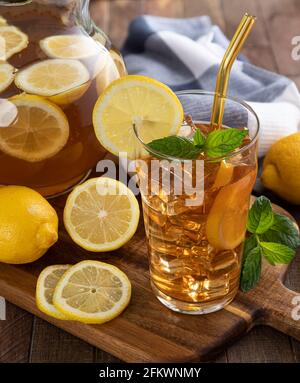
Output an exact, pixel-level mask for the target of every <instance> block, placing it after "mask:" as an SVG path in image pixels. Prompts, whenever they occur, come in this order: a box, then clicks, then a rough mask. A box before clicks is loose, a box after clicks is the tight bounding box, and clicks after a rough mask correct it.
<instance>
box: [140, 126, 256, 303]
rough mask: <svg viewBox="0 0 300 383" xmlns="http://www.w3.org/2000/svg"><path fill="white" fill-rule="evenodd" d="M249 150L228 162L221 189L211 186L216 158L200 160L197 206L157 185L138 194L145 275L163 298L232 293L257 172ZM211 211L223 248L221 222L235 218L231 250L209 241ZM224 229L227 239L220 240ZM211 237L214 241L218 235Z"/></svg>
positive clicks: (201, 298) (209, 298) (212, 298)
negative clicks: (146, 252) (230, 168)
mask: <svg viewBox="0 0 300 383" xmlns="http://www.w3.org/2000/svg"><path fill="white" fill-rule="evenodd" d="M197 125H198V127H200V128H201V129H202V130H203V131H204V132H206V133H207V131H208V130H209V128H208V126H201V125H199V124H197ZM253 150H255V149H254V148H253V149H252V152H251V151H250V149H249V150H247V151H246V152H245V153H243V154H240V155H238V156H235V157H233V158H232V160H228V161H229V162H231V164H232V166H233V172H232V177H231V179H230V181H229V182H227V183H226V185H224V186H221V187H220V186H215V185H216V183H215V181H216V177H217V174H218V171H219V169H220V166H221V164H220V162H215V163H214V162H211V163H209V162H206V163H205V166H204V199H203V204H201V205H200V206H186V203H185V202H186V199H188V198H189V197H188V196H187V195H181V196H175V195H166V194H165V193H164V188H163V186H162V185H160V186H159V190H157V185H156V186H154V188H156V189H155V190H156V191H155V195H143V211H144V222H145V229H146V233H147V238H148V247H149V258H150V272H151V279H152V283H154V285H155V287H156V288H157V289H158V290H159V291H161V292H162V293H164V294H165V295H167V296H168V297H170V298H172V299H176V300H180V301H182V302H188V303H195V302H204V303H210V302H212V303H217V302H218V301H221V300H222V301H223V300H224V298H225V299H227V300H228V301H229V300H230V299H231V298H233V297H234V296H235V294H236V292H237V289H238V286H239V277H240V270H241V255H242V250H243V244H242V242H243V239H244V238H243V236H244V233H245V230H246V219H247V214H248V208H249V200H250V193H251V189H252V187H253V184H254V181H255V178H256V172H257V169H256V160H255V153H253ZM139 176H140V177H143V174H139ZM149 178H151V175H150V177H149ZM150 182H151V180H150ZM149 190H150V187H149ZM152 192H153V189H152ZM232 193H235V195H234V198H231V196H232V195H233V194H232ZM149 194H150V193H149ZM153 194H154V193H153ZM223 197H224V198H223ZM217 201H218V202H217ZM220 202H221V203H220ZM214 204H215V207H214V208H213V206H214ZM229 204H230V206H229ZM228 209H229V210H228ZM211 212H213V213H212V214H217V215H218V214H219V216H220V217H221V218H220V219H219V220H218V219H217V221H218V223H217V226H218V229H217V230H218V232H220V239H222V241H221V245H220V246H221V247H222V242H223V246H225V247H226V241H227V242H228V241H229V242H230V241H231V242H232V233H231V231H230V230H229V232H228V231H226V230H225V231H224V232H223V230H222V227H223V226H222V225H229V227H230V225H233V222H232V220H238V221H239V225H238V227H239V231H240V232H241V233H240V234H239V238H240V239H238V241H239V242H238V243H236V244H235V245H234V248H230V249H220V248H216V247H215V246H216V244H215V242H214V244H212V243H210V242H209V238H208V235H207V223H208V220H209V215H210V213H211ZM228 212H229V213H228ZM230 212H231V213H230ZM227 213H228V214H229V216H228V214H227ZM230 214H231V215H230ZM210 225H211V224H210ZM212 225H214V223H213V224H212ZM226 232H227V233H228V236H229V238H222V236H223V235H226ZM234 235H235V234H233V238H234ZM216 238H217V239H216V240H217V241H218V235H217V236H216ZM224 241H225V245H224ZM228 246H229V247H230V245H228V244H227V247H228Z"/></svg>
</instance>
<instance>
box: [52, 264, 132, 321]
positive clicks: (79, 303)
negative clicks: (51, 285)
mask: <svg viewBox="0 0 300 383" xmlns="http://www.w3.org/2000/svg"><path fill="white" fill-rule="evenodd" d="M130 297H131V284H130V281H129V279H128V278H127V276H126V274H124V273H123V272H122V271H121V270H120V269H118V268H117V267H115V266H112V265H109V264H107V263H103V262H98V261H83V262H79V263H77V265H75V266H73V267H71V268H70V269H69V270H67V272H66V273H65V274H64V275H63V276H62V278H61V279H60V281H59V282H58V285H57V287H56V289H55V291H54V296H53V303H54V305H55V307H56V308H57V309H58V310H59V311H60V312H62V313H63V314H65V316H67V317H68V318H69V319H73V320H78V321H80V322H84V323H98V324H100V323H104V322H107V321H109V320H111V319H113V318H115V317H116V316H118V315H119V314H120V313H121V312H122V311H123V310H124V309H125V308H126V306H127V305H128V303H129V301H130Z"/></svg>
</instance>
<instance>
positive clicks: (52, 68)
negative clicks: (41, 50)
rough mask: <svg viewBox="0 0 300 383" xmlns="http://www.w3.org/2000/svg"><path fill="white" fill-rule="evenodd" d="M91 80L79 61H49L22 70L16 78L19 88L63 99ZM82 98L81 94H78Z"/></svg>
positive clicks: (75, 92)
mask: <svg viewBox="0 0 300 383" xmlns="http://www.w3.org/2000/svg"><path fill="white" fill-rule="evenodd" d="M89 79H90V76H89V73H88V70H87V69H86V67H85V66H84V65H83V64H82V63H81V62H80V61H78V60H61V59H49V60H44V61H40V62H38V63H37V64H33V65H30V66H29V67H28V68H26V69H23V70H21V71H20V72H18V73H17V75H16V77H15V84H16V86H17V87H18V88H20V89H22V90H24V91H25V92H27V93H32V94H36V95H39V96H44V97H50V96H52V97H53V99H54V100H55V98H54V97H56V98H57V99H59V98H61V99H63V98H64V96H65V97H66V98H68V97H70V92H74V94H77V92H78V87H80V86H83V85H85V83H87V82H88V81H89ZM78 95H79V96H80V97H81V95H82V94H81V92H79V93H78Z"/></svg>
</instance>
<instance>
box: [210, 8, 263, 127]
mask: <svg viewBox="0 0 300 383" xmlns="http://www.w3.org/2000/svg"><path fill="white" fill-rule="evenodd" d="M255 20H256V17H255V16H250V15H248V14H247V13H245V15H244V16H243V18H242V20H241V22H240V25H239V26H238V28H237V30H236V32H235V34H234V36H233V38H232V40H231V42H230V44H229V46H228V48H227V50H226V52H225V55H224V57H223V60H222V62H221V65H220V69H219V71H218V76H217V82H216V90H215V97H214V103H213V109H212V115H211V121H210V124H211V126H212V127H213V129H219V128H221V127H222V120H223V114H224V103H225V100H224V97H226V93H227V88H228V81H229V76H230V70H231V67H232V65H233V63H234V61H235V59H236V58H237V56H238V54H239V53H240V51H241V49H242V47H243V45H244V43H245V41H246V39H247V37H248V35H249V33H250V31H251V29H252V27H253V24H254V22H255Z"/></svg>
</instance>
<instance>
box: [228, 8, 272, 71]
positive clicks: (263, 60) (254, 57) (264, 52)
mask: <svg viewBox="0 0 300 383" xmlns="http://www.w3.org/2000/svg"><path fill="white" fill-rule="evenodd" d="M222 7H223V12H224V19H225V33H226V35H227V37H228V38H229V39H230V38H231V37H232V36H233V34H234V32H235V30H236V27H237V26H238V24H239V22H240V20H241V17H242V15H243V14H244V13H245V12H246V11H247V12H248V13H250V14H252V15H256V16H258V17H257V20H256V22H255V26H254V28H253V30H252V31H251V33H250V35H249V37H248V40H247V41H246V43H245V47H244V49H243V53H244V54H245V55H246V56H247V57H248V58H249V59H250V61H251V62H252V63H253V64H255V65H258V66H260V67H262V68H265V69H268V70H272V71H276V70H277V67H276V62H275V59H274V52H273V50H272V47H271V45H270V39H269V35H268V32H267V29H266V26H265V21H264V18H263V17H262V14H261V11H260V7H259V1H258V0H249V1H247V4H246V5H245V3H244V2H241V1H240V0H222Z"/></svg>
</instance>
